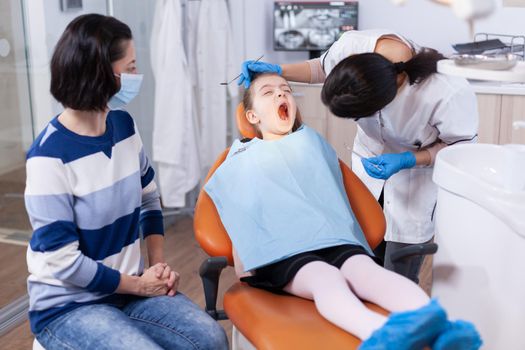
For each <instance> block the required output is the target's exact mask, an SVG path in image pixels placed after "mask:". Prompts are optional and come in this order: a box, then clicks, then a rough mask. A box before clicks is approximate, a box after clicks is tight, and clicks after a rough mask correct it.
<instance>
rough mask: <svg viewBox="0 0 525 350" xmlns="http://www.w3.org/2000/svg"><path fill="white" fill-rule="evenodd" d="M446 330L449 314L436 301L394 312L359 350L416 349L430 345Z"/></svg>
mask: <svg viewBox="0 0 525 350" xmlns="http://www.w3.org/2000/svg"><path fill="white" fill-rule="evenodd" d="M446 329H447V314H446V312H445V310H443V308H442V307H441V305H439V303H438V302H437V301H436V300H435V299H433V300H431V301H430V303H428V304H427V305H425V306H423V307H421V308H419V309H416V310H412V311H405V312H393V313H391V314H390V316H389V317H388V320H387V321H386V323H385V324H384V325H383V327H381V328H379V329H378V330H376V331H374V333H372V335H371V336H370V338H368V339H365V341H363V342H362V343H361V346H359V348H358V349H359V350H391V349H395V350H414V349H423V348H424V347H425V346H428V345H431V344H432V343H433V342H434V340H435V339H436V338H437V337H438V335H439V334H441V333H442V332H443V331H445V330H446Z"/></svg>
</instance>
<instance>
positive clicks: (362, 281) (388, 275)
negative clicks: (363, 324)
mask: <svg viewBox="0 0 525 350" xmlns="http://www.w3.org/2000/svg"><path fill="white" fill-rule="evenodd" d="M341 272H342V274H343V276H344V277H345V278H346V280H347V281H348V283H349V284H350V287H351V288H352V290H353V291H354V293H355V294H356V295H357V296H358V297H359V298H361V299H363V300H367V301H370V302H372V303H374V304H377V305H379V306H381V307H383V308H385V309H386V310H388V311H392V312H398V311H408V310H415V309H418V308H420V307H422V306H424V305H427V304H428V303H429V301H430V298H429V297H428V296H427V295H426V294H425V292H424V291H423V290H422V289H421V288H420V287H419V286H418V285H417V284H415V283H414V282H412V281H411V280H409V279H408V278H406V277H403V276H401V275H399V274H397V273H395V272H392V271H389V270H386V269H385V268H383V267H381V266H379V265H377V264H376V263H375V262H374V261H373V260H372V259H371V258H370V257H369V256H366V255H364V254H361V255H354V256H352V257H350V258H348V259H347V260H346V261H345V262H344V264H343V265H342V266H341Z"/></svg>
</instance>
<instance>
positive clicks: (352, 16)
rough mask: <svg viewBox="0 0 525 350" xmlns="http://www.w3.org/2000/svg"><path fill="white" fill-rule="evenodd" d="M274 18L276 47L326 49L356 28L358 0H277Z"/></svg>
mask: <svg viewBox="0 0 525 350" xmlns="http://www.w3.org/2000/svg"><path fill="white" fill-rule="evenodd" d="M273 22H274V49H275V50H292V51H296V50H297V51H314V50H326V49H328V48H329V47H330V45H332V44H333V43H334V42H335V41H336V40H337V39H339V37H340V36H341V35H342V34H343V33H344V32H346V31H348V30H354V29H357V1H352V2H349V1H333V2H299V1H276V2H275V5H274V21H273Z"/></svg>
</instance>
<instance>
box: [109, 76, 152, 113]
mask: <svg viewBox="0 0 525 350" xmlns="http://www.w3.org/2000/svg"><path fill="white" fill-rule="evenodd" d="M115 75H116V76H117V77H119V78H120V90H119V92H117V93H116V94H115V95H113V97H111V98H110V99H109V101H108V107H109V109H111V110H114V109H122V108H123V107H124V106H126V105H127V104H128V103H129V102H131V100H133V99H134V98H135V96H137V95H138V94H139V91H140V86H141V84H142V79H143V77H144V75H143V74H128V73H122V74H120V75H118V74H115Z"/></svg>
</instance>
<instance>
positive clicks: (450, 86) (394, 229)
mask: <svg viewBox="0 0 525 350" xmlns="http://www.w3.org/2000/svg"><path fill="white" fill-rule="evenodd" d="M389 34H393V35H396V34H395V33H393V32H391V31H386V30H367V31H350V32H346V33H345V34H343V36H342V37H341V38H340V39H339V40H338V41H337V42H335V43H334V44H333V45H332V47H331V48H330V49H329V50H328V51H327V52H326V53H325V54H324V55H323V56H321V57H320V61H321V65H322V66H323V69H324V71H325V73H326V74H327V75H328V74H329V73H330V72H331V70H332V69H333V67H334V66H335V65H336V64H337V63H339V62H340V61H341V60H343V59H344V58H346V57H348V56H350V55H353V54H358V53H364V52H374V48H375V46H376V43H377V40H378V39H379V38H380V37H381V36H384V35H389ZM396 36H397V37H399V38H400V39H402V40H403V41H404V42H406V43H407V44H408V45H410V46H411V47H412V48H414V49H415V50H417V47H415V45H413V44H412V43H410V42H408V41H406V40H405V39H403V38H402V37H401V36H399V35H396ZM357 125H358V128H357V135H356V138H355V141H354V151H355V152H356V153H357V154H359V155H361V156H364V157H373V156H377V155H380V154H383V153H399V152H405V151H418V150H420V149H424V148H425V147H428V146H430V145H432V144H434V143H435V142H438V141H439V140H441V141H443V142H445V143H446V144H448V145H452V144H455V143H460V142H476V141H477V132H478V110H477V102H476V96H475V95H474V93H473V92H472V90H471V89H470V86H469V84H468V82H467V81H466V80H465V79H463V78H457V77H450V76H446V75H443V74H433V75H431V76H430V77H429V78H427V79H426V80H425V81H423V82H422V83H420V84H414V85H409V84H408V82H405V83H404V85H403V86H402V87H401V88H400V89H399V90H398V94H397V96H396V97H395V99H394V100H393V101H392V102H391V103H390V104H388V105H387V106H386V107H385V108H383V109H382V110H381V111H380V112H378V113H376V114H375V115H374V116H372V117H368V118H361V119H359V120H358V121H357ZM352 170H353V171H354V172H355V173H356V175H357V176H359V178H360V179H361V180H362V181H363V182H364V183H365V184H366V185H367V186H368V188H369V189H370V190H371V192H372V193H373V194H374V196H375V197H376V198H378V197H379V195H380V194H381V190H382V189H383V188H384V212H385V217H386V221H387V230H386V234H385V240H387V241H394V242H402V243H422V242H426V241H428V240H430V239H431V238H432V237H433V235H434V223H433V215H434V209H435V205H436V198H437V187H436V185H435V184H434V183H433V182H432V171H433V168H432V167H421V166H416V167H414V168H411V169H405V170H401V171H400V172H398V173H396V174H394V175H392V176H391V177H390V178H389V179H388V180H386V181H383V180H378V179H375V178H372V177H370V176H368V174H367V173H366V171H365V170H364V168H363V165H362V163H361V160H360V159H359V157H358V156H357V155H356V154H354V153H353V154H352Z"/></svg>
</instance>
